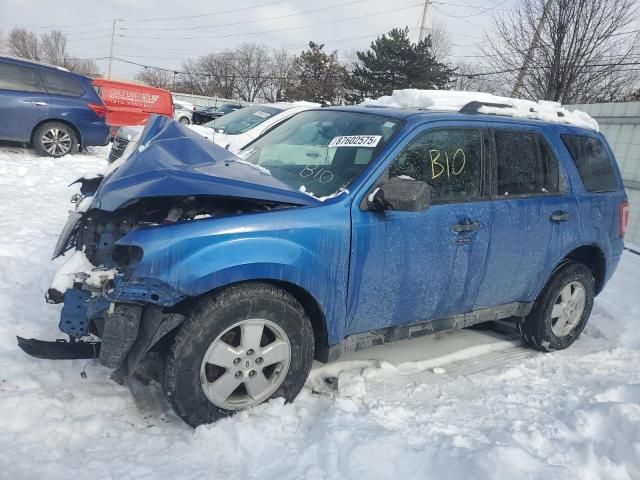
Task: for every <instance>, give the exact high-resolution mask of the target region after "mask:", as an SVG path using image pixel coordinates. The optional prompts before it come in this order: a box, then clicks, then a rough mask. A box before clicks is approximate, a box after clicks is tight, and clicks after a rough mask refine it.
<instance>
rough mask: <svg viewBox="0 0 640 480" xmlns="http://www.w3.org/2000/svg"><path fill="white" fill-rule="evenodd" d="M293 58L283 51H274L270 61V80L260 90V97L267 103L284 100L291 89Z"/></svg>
mask: <svg viewBox="0 0 640 480" xmlns="http://www.w3.org/2000/svg"><path fill="white" fill-rule="evenodd" d="M294 63H295V57H294V56H293V55H291V54H289V52H287V51H286V50H285V49H281V50H274V51H273V56H272V59H271V70H270V76H271V78H270V79H269V81H268V82H267V84H266V85H265V86H264V87H263V89H262V95H263V96H264V98H265V100H267V101H268V102H280V101H282V100H284V99H285V98H286V95H287V92H288V91H289V89H291V88H292V82H293V65H294Z"/></svg>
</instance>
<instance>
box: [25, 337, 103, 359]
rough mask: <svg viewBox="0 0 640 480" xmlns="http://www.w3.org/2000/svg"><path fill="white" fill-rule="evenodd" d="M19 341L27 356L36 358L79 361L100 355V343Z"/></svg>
mask: <svg viewBox="0 0 640 480" xmlns="http://www.w3.org/2000/svg"><path fill="white" fill-rule="evenodd" d="M16 338H17V339H18V346H19V347H20V348H21V349H22V350H23V351H24V352H25V353H27V354H29V355H31V356H32V357H36V358H47V359H51V360H78V359H87V358H98V356H99V355H100V342H80V341H77V342H74V341H67V340H55V341H53V342H46V341H44V340H36V339H35V338H29V339H26V338H22V337H16Z"/></svg>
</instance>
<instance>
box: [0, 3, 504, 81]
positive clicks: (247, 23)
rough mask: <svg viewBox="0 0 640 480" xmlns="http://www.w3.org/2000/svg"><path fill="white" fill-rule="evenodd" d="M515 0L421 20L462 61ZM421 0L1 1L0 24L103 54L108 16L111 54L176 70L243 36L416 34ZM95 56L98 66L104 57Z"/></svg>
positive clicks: (293, 39)
mask: <svg viewBox="0 0 640 480" xmlns="http://www.w3.org/2000/svg"><path fill="white" fill-rule="evenodd" d="M516 1H517V0H442V1H441V2H437V1H432V2H431V6H430V7H429V13H428V18H429V22H428V23H429V24H431V23H432V22H433V21H436V22H439V23H441V24H443V25H444V27H445V28H446V30H447V31H448V32H449V34H450V41H451V42H452V43H453V44H454V47H453V49H452V52H451V53H452V54H453V56H454V57H453V59H454V60H462V59H463V58H462V56H473V55H478V54H480V51H479V50H478V45H479V44H480V43H481V39H482V36H483V31H484V28H485V27H487V28H488V27H489V26H490V22H491V17H492V14H493V13H494V12H496V11H504V10H503V9H507V10H508V9H510V8H511V7H512V5H513V4H514V3H515V2H516ZM421 3H422V2H421V1H420V0H281V1H277V0H237V1H230V0H182V1H175V0H154V1H151V0H102V1H100V2H90V1H87V0H63V1H59V0H58V1H54V0H29V1H25V0H0V12H2V15H1V16H0V30H1V31H2V32H3V34H4V35H5V36H6V34H7V33H8V32H9V31H10V30H11V29H12V28H13V27H15V26H19V27H25V28H28V29H32V30H35V31H37V32H39V33H43V32H46V31H47V30H50V29H53V28H56V29H59V30H62V31H63V32H65V33H66V34H67V35H68V49H69V51H70V52H71V53H72V54H73V55H76V56H78V57H82V58H98V57H106V56H108V55H109V42H110V37H111V28H112V21H113V18H117V19H119V20H120V21H118V22H117V28H116V40H115V48H114V56H117V57H120V58H124V59H128V60H131V61H135V62H138V63H142V64H145V65H150V66H159V67H165V68H169V69H177V70H180V68H181V64H182V61H183V60H184V59H186V58H197V57H198V56H200V55H204V54H206V53H210V52H214V51H218V50H223V49H225V48H232V47H235V46H237V45H239V44H240V43H242V42H257V43H262V44H265V45H268V46H270V47H277V48H279V47H285V48H287V49H289V51H291V52H292V53H297V52H299V51H300V50H302V49H303V48H304V47H305V45H306V44H307V43H308V42H309V40H313V41H316V42H319V43H324V44H325V45H326V47H325V48H326V49H328V50H334V49H337V50H339V52H340V54H341V55H344V54H345V53H346V52H348V51H349V50H354V49H364V48H366V47H367V46H368V44H369V43H370V42H371V41H372V40H373V39H374V38H375V37H376V36H377V35H378V34H381V33H384V32H387V31H389V30H390V29H391V28H393V27H404V26H408V27H409V28H410V29H412V30H411V32H410V34H411V36H412V38H413V39H414V40H415V39H416V38H417V35H418V28H417V27H418V26H419V23H420V14H421V11H422V6H421ZM239 9H242V10H239ZM230 10H235V11H230ZM170 17H171V19H168V18H170ZM174 17H191V18H174ZM276 17H279V18H276ZM354 17H360V18H354ZM145 37H146V38H145ZM150 37H152V38H150ZM195 37H206V38H195ZM466 60H467V61H474V60H477V59H476V58H466ZM97 62H98V65H99V66H100V68H101V70H102V72H103V73H105V72H106V69H107V62H106V60H97ZM138 70H140V67H137V66H134V65H128V64H125V63H122V62H117V61H116V62H114V64H113V75H114V76H117V77H132V76H133V75H135V73H136V72H137V71H138Z"/></svg>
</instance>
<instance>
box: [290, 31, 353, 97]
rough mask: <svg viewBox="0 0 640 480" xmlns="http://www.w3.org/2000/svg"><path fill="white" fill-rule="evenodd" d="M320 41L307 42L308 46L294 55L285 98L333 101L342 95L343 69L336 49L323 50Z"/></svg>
mask: <svg viewBox="0 0 640 480" xmlns="http://www.w3.org/2000/svg"><path fill="white" fill-rule="evenodd" d="M323 48H324V45H322V44H317V43H315V42H309V49H308V50H305V51H304V52H302V53H301V54H300V56H299V57H298V58H296V60H295V63H294V66H293V87H292V88H291V89H290V90H289V91H288V92H287V97H288V99H289V100H306V101H308V102H329V103H336V102H338V101H339V100H340V99H341V98H342V92H343V87H344V82H345V77H346V71H345V69H344V67H343V66H342V65H340V63H338V53H337V52H335V51H334V52H332V53H330V54H328V53H326V52H325V51H324V50H323Z"/></svg>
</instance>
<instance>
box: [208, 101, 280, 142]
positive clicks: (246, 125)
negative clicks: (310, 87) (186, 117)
mask: <svg viewBox="0 0 640 480" xmlns="http://www.w3.org/2000/svg"><path fill="white" fill-rule="evenodd" d="M281 111H282V109H281V108H276V107H267V106H264V105H255V106H253V107H245V108H242V109H240V110H236V111H235V112H231V113H227V114H226V115H223V116H222V117H220V118H217V119H215V120H211V121H210V122H207V123H205V124H204V126H205V127H209V128H215V130H216V132H220V133H226V134H227V135H240V134H241V133H244V132H247V131H249V130H251V129H252V128H253V127H255V126H256V125H260V124H261V123H262V122H264V121H265V120H267V119H269V118H271V117H273V116H274V115H276V114H278V113H280V112H281Z"/></svg>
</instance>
